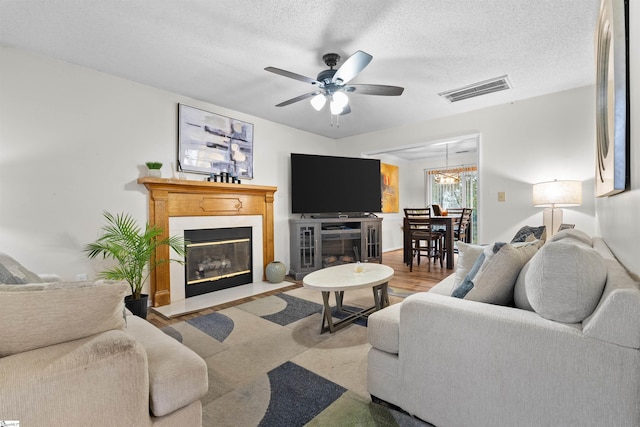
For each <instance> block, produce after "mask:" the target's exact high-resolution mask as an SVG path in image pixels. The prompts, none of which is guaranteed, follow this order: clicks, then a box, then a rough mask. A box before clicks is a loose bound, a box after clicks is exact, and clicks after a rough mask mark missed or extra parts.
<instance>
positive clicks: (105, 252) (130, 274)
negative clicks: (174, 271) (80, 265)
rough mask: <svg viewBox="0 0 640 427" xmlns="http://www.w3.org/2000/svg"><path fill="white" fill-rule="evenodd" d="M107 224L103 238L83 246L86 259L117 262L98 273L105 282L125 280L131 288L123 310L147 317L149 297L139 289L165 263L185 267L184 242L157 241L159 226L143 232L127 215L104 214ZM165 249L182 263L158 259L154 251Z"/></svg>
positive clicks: (177, 238)
mask: <svg viewBox="0 0 640 427" xmlns="http://www.w3.org/2000/svg"><path fill="white" fill-rule="evenodd" d="M103 215H104V218H105V219H106V220H107V224H106V225H104V226H103V227H102V236H100V237H99V238H98V239H97V240H96V241H95V242H93V243H89V244H88V245H86V246H85V252H87V256H88V257H89V258H96V257H97V256H100V255H102V257H103V258H110V259H114V260H116V261H117V265H115V266H113V267H111V268H109V269H107V270H104V271H102V272H100V273H99V277H102V278H104V279H107V280H125V281H126V282H127V283H129V287H130V288H131V295H129V296H127V297H125V300H124V301H125V306H126V307H127V308H128V309H129V310H130V311H131V312H132V313H133V314H135V315H136V316H139V317H142V318H146V317H147V305H148V304H147V301H148V298H149V295H146V294H143V293H142V286H143V285H144V283H145V282H146V281H147V278H148V277H149V275H150V274H151V272H152V271H153V270H154V269H155V268H156V267H157V266H158V265H160V264H164V263H167V262H171V261H174V262H178V263H181V264H183V263H184V261H183V260H184V255H185V241H184V239H183V238H182V237H180V236H172V237H167V238H164V239H161V238H159V237H160V236H161V235H162V233H163V230H162V228H161V227H159V226H158V225H155V224H154V225H149V223H147V225H146V226H145V229H144V230H143V229H142V228H141V227H140V226H138V224H137V223H136V221H135V220H134V219H133V218H132V217H131V216H130V215H129V214H124V213H121V214H117V215H115V216H114V215H112V214H110V213H109V212H106V211H105V212H104V213H103ZM162 246H168V247H170V248H171V249H173V250H174V251H175V252H176V254H178V256H180V257H182V258H181V259H171V258H160V257H158V256H157V255H156V256H155V257H153V256H154V255H155V254H156V249H157V248H159V247H162Z"/></svg>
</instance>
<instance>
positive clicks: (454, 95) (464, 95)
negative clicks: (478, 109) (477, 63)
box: [438, 75, 511, 102]
mask: <svg viewBox="0 0 640 427" xmlns="http://www.w3.org/2000/svg"><path fill="white" fill-rule="evenodd" d="M507 89H511V83H510V82H509V79H508V76H506V75H505V76H500V77H495V78H493V79H489V80H484V81H481V82H478V83H473V84H470V85H468V86H464V87H461V88H458V89H453V90H448V91H446V92H440V93H439V94H438V95H440V96H442V97H444V98H446V99H447V100H448V101H449V102H457V101H462V100H463V99H468V98H474V97H476V96H481V95H486V94H488V93H493V92H499V91H501V90H507Z"/></svg>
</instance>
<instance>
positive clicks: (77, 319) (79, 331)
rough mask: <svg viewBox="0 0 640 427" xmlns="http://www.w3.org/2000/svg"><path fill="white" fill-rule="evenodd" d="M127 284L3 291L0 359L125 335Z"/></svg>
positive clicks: (59, 285)
mask: <svg viewBox="0 0 640 427" xmlns="http://www.w3.org/2000/svg"><path fill="white" fill-rule="evenodd" d="M128 289H129V286H128V285H127V284H126V283H101V284H96V283H93V282H72V283H64V282H60V283H41V284H27V285H21V286H13V285H0V307H2V310H0V325H2V327H0V357H4V356H9V355H11V354H15V353H22V352H24V351H28V350H33V349H36V348H41V347H46V346H49V345H52V344H57V343H62V342H66V341H71V340H75V339H80V338H85V337H88V336H91V335H95V334H98V333H100V332H104V331H109V330H112V329H124V325H125V322H124V319H123V316H122V312H123V309H124V296H125V295H126V294H127V291H128Z"/></svg>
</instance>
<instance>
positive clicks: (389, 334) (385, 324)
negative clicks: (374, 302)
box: [367, 304, 402, 354]
mask: <svg viewBox="0 0 640 427" xmlns="http://www.w3.org/2000/svg"><path fill="white" fill-rule="evenodd" d="M401 306H402V304H393V305H390V306H388V307H385V308H384V309H382V310H379V311H376V312H374V313H371V315H370V316H369V320H368V322H367V334H368V336H369V342H370V343H371V346H373V347H375V348H377V349H378V350H382V351H385V352H387V353H392V354H398V350H399V349H400V307H401Z"/></svg>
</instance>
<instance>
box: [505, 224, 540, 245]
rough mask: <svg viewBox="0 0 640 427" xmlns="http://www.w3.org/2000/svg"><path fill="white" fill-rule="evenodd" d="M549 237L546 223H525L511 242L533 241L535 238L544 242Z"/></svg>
mask: <svg viewBox="0 0 640 427" xmlns="http://www.w3.org/2000/svg"><path fill="white" fill-rule="evenodd" d="M546 239H547V228H546V227H545V226H544V225H541V226H540V227H530V226H528V225H525V226H524V227H522V228H520V230H518V232H517V233H516V235H515V236H513V239H511V243H518V242H532V241H534V240H542V241H543V242H544V241H545V240H546Z"/></svg>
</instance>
